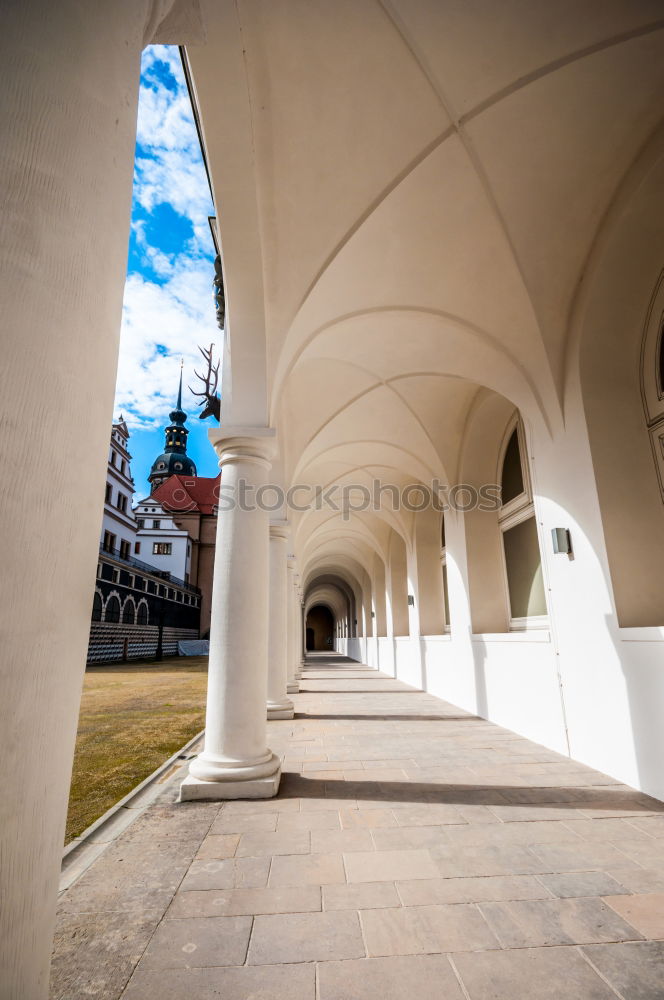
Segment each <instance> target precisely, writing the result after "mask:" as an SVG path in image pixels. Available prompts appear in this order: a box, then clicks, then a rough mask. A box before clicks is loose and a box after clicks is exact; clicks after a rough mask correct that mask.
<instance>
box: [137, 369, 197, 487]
mask: <svg viewBox="0 0 664 1000" xmlns="http://www.w3.org/2000/svg"><path fill="white" fill-rule="evenodd" d="M183 368H184V360H181V361H180V382H179V385H178V401H177V403H176V404H175V409H174V410H171V412H170V414H169V416H170V420H171V422H170V424H169V425H168V427H166V440H165V441H164V450H163V452H162V454H161V455H158V456H157V458H156V459H155V460H154V462H153V463H152V468H151V469H150V475H149V476H148V481H149V483H150V489H151V490H154V489H156V487H157V486H160V485H161V483H163V482H165V481H166V480H167V479H168V478H169V476H173V475H184V476H195V475H196V464H195V463H194V461H193V460H192V459H191V458H189V456H188V455H187V435H188V433H189V431H188V430H187V428H186V427H185V426H184V425H185V423H186V422H187V414H186V413H185V412H184V410H183V409H182V369H183Z"/></svg>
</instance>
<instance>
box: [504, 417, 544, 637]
mask: <svg viewBox="0 0 664 1000" xmlns="http://www.w3.org/2000/svg"><path fill="white" fill-rule="evenodd" d="M526 456H527V451H526V441H525V434H524V430H523V424H522V423H521V420H520V419H519V417H518V415H516V416H515V417H514V419H513V420H512V421H511V422H510V424H509V426H508V428H507V432H506V434H505V438H504V441H503V447H502V449H501V456H500V465H499V482H500V487H501V506H500V509H499V511H498V524H499V526H500V531H501V534H502V542H503V544H502V551H503V568H504V573H505V587H506V593H507V603H508V608H509V627H510V629H511V630H519V629H527V628H543V627H546V625H547V624H548V618H547V607H546V596H545V593H544V581H543V577H542V557H541V553H540V547H539V537H538V533H537V521H536V520H535V506H534V504H533V495H532V488H531V482H530V474H529V469H528V462H527V457H526Z"/></svg>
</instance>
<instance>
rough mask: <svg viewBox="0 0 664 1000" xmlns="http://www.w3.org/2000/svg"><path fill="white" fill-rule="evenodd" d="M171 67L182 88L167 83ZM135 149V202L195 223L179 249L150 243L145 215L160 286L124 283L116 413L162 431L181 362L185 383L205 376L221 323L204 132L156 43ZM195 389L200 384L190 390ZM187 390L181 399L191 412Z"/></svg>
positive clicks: (166, 51)
mask: <svg viewBox="0 0 664 1000" xmlns="http://www.w3.org/2000/svg"><path fill="white" fill-rule="evenodd" d="M159 63H166V65H167V66H168V68H169V71H170V73H171V74H172V76H173V77H174V78H175V80H176V81H177V87H176V89H169V88H168V87H166V86H164V85H163V80H160V76H161V77H163V66H159V65H158V64H159ZM137 138H138V143H139V146H140V149H139V150H138V155H137V159H136V165H135V171H134V201H135V203H136V204H138V205H139V206H140V207H141V208H142V209H143V210H144V211H145V212H147V213H151V212H152V211H153V210H154V209H155V208H156V207H157V206H158V205H160V204H164V203H165V204H168V205H170V206H171V207H172V208H173V210H174V211H175V212H177V213H178V214H180V215H182V216H184V217H186V218H187V219H189V220H190V221H191V223H192V227H193V236H192V237H191V239H189V240H187V241H186V244H185V245H184V246H183V247H182V250H181V252H179V253H170V252H169V253H167V252H164V250H163V249H162V248H161V247H159V246H154V245H151V244H150V242H149V241H148V238H147V232H148V231H149V226H148V224H147V223H146V221H145V220H144V219H141V218H135V219H134V220H133V223H132V225H133V230H134V235H135V238H136V243H137V246H138V249H139V252H140V254H141V255H142V257H143V262H144V265H145V266H146V269H147V268H149V271H150V272H151V273H152V274H153V275H156V276H157V277H158V278H159V279H160V282H159V283H158V282H156V281H151V280H150V278H149V277H146V275H145V274H141V273H137V272H135V273H131V274H129V276H128V278H127V282H126V285H125V296H124V306H123V320H122V336H121V343H120V359H119V367H118V379H117V386H116V400H115V405H116V415H117V414H119V413H120V412H122V413H123V414H124V416H125V419H126V420H127V423H128V424H129V425H130V426H131V427H133V428H138V427H150V428H152V427H160V426H161V425H162V424H163V422H164V417H165V415H166V414H168V412H169V410H171V409H172V408H173V404H174V402H175V397H176V392H177V383H178V378H179V364H180V358H181V357H182V358H183V359H184V383H185V385H186V384H187V383H190V384H192V385H194V383H195V382H196V380H195V378H194V374H193V369H194V367H196V368H198V370H199V371H200V370H201V357H200V354H199V352H198V345H203V346H207V345H209V344H210V343H211V342H215V344H216V345H217V347H216V353H217V355H218V354H219V348H220V347H221V344H222V341H223V333H222V332H221V331H220V330H218V328H217V325H216V317H215V307H214V300H213V294H212V279H213V276H214V269H213V266H212V260H211V252H212V246H211V240H210V235H209V229H208V225H207V216H208V214H209V212H210V211H211V203H210V195H209V190H208V186H207V179H206V176H205V169H204V166H203V162H202V157H201V153H200V148H199V145H198V136H197V134H196V128H195V126H194V122H193V116H192V112H191V107H190V104H189V97H188V94H187V91H186V87H185V84H184V77H183V73H182V67H181V65H180V59H179V55H178V52H177V49H175V48H173V47H169V46H161V45H158V46H151V47H149V48H147V49H146V50H145V52H144V54H143V61H142V83H141V89H140V96H139V113H138V133H137ZM194 387H195V386H194ZM195 402H196V401H195V400H194V397H193V396H191V394H190V393H189V392H188V391H187V390H186V389H185V391H184V395H183V403H184V406H185V409H186V410H187V411H189V412H194V410H195Z"/></svg>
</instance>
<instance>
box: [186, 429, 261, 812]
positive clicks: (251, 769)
mask: <svg viewBox="0 0 664 1000" xmlns="http://www.w3.org/2000/svg"><path fill="white" fill-rule="evenodd" d="M210 440H211V441H212V443H213V445H214V447H215V450H216V452H217V454H218V455H219V467H220V468H221V470H222V473H221V474H222V496H221V498H220V503H219V516H218V523H217V545H216V554H215V562H214V581H213V590H212V623H211V628H210V660H209V667H208V670H209V674H208V696H207V716H206V730H205V749H204V750H203V752H202V753H201V754H200V755H199V756H198V757H197V758H196V759H195V760H193V761H192V763H191V765H190V768H189V776H188V777H187V778H185V780H184V781H183V783H182V786H181V790H180V798H181V800H182V801H186V800H188V799H264V798H270V797H271V796H273V795H276V793H277V790H278V788H279V778H280V775H281V763H280V761H279V758H278V757H276V756H275V755H274V754H273V753H272V751H271V750H269V749H268V748H267V746H266V736H265V705H266V701H267V641H268V613H269V607H268V580H269V552H268V549H269V541H268V537H269V535H268V515H267V513H266V512H265V511H263V510H261V509H260V508H259V506H258V505H257V504H256V491H257V490H259V489H260V487H261V486H263V485H264V484H265V483H266V481H267V473H268V471H269V469H270V464H271V462H270V460H271V457H272V454H273V451H274V438H273V432H272V431H270V430H269V429H268V428H243V429H233V430H228V429H226V428H224V429H223V430H220V429H215V430H214V431H211V432H210Z"/></svg>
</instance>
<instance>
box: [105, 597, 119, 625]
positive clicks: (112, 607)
mask: <svg viewBox="0 0 664 1000" xmlns="http://www.w3.org/2000/svg"><path fill="white" fill-rule="evenodd" d="M104 620H105V621H107V622H119V621H120V601H119V599H118V598H117V597H116V596H115V594H113V595H112V596H111V597H109V599H108V600H107V601H106V613H105V614H104Z"/></svg>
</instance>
